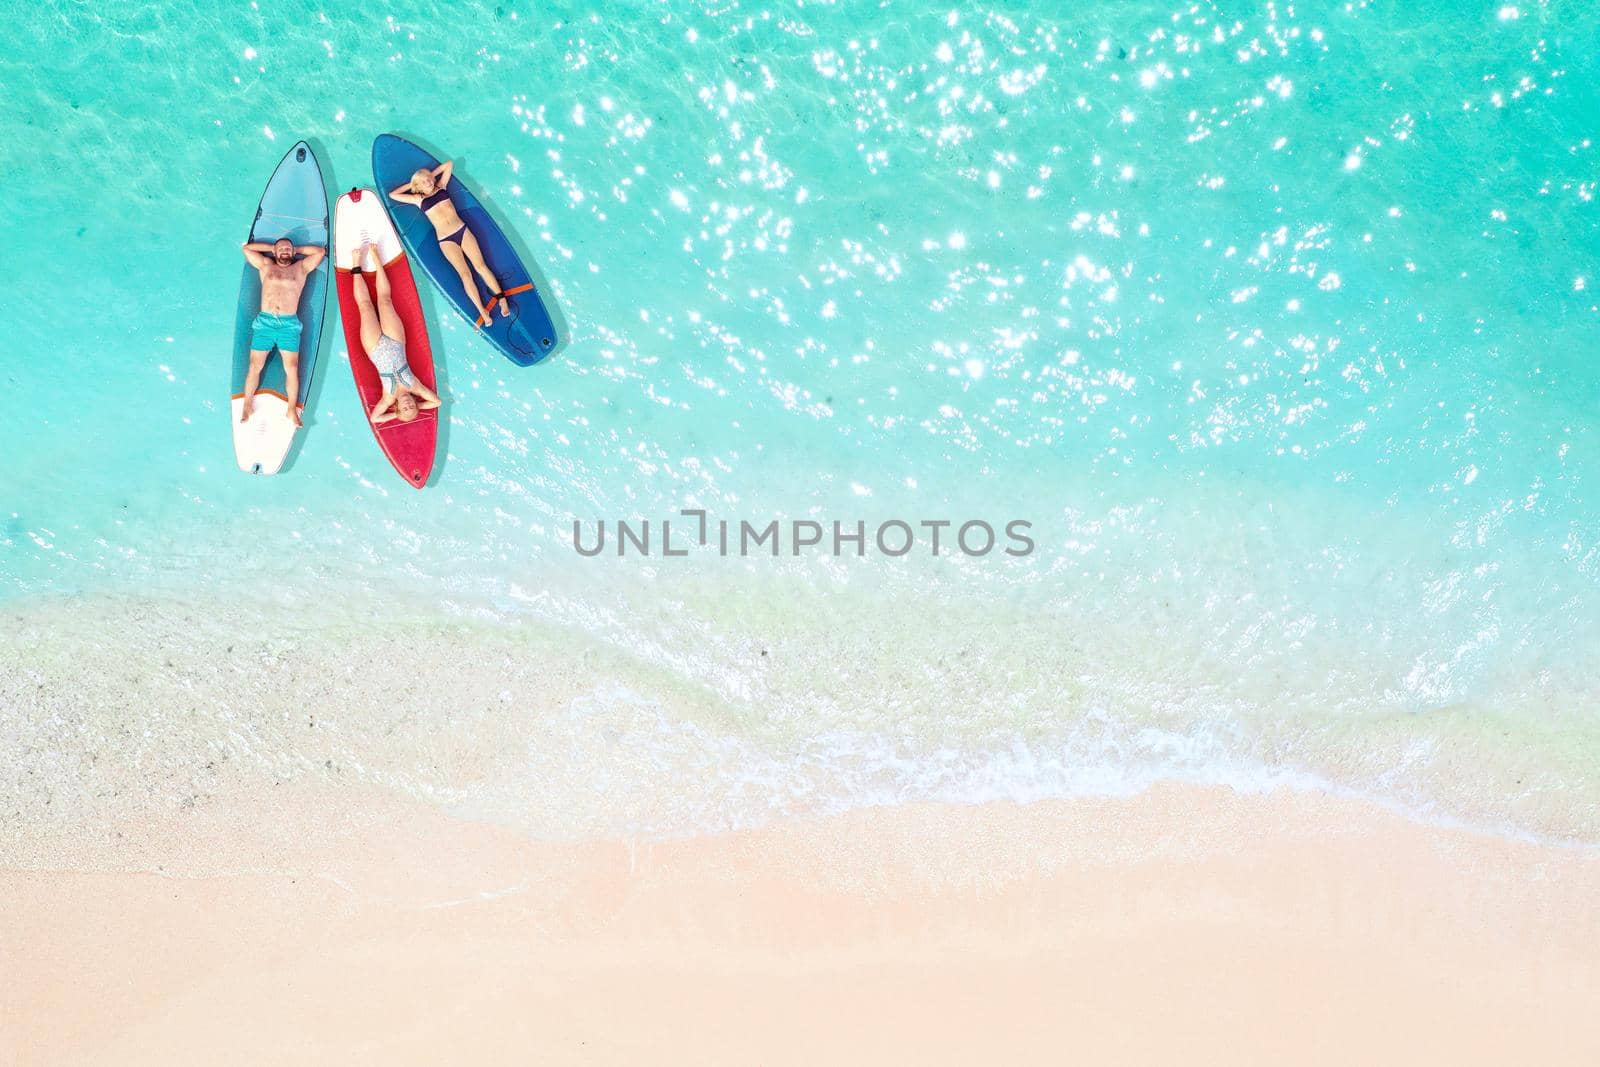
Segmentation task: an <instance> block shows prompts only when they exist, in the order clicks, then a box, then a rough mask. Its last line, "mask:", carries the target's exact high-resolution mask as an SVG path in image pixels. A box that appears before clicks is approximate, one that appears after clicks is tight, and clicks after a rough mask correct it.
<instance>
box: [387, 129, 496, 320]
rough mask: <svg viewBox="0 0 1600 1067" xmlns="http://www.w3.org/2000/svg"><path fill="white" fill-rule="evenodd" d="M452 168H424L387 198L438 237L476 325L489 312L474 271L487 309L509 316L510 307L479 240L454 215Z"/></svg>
mask: <svg viewBox="0 0 1600 1067" xmlns="http://www.w3.org/2000/svg"><path fill="white" fill-rule="evenodd" d="M454 166H455V164H453V163H452V162H451V161H450V160H448V159H447V160H445V161H444V162H443V163H441V164H439V165H438V166H437V167H435V168H433V169H432V170H428V169H427V168H426V167H424V168H422V169H421V170H419V171H417V172H416V173H415V174H413V175H412V176H411V180H410V181H409V182H406V184H404V185H402V186H400V187H399V188H396V189H392V190H390V192H389V198H390V199H391V200H396V201H399V202H400V203H402V204H410V205H411V206H412V207H417V208H421V209H422V213H423V214H424V215H426V216H427V217H428V221H429V222H431V223H433V231H434V233H436V234H437V235H438V237H439V250H440V251H441V252H443V253H444V258H445V259H448V260H449V261H450V265H451V266H452V267H454V268H455V269H456V273H457V274H459V275H461V286H462V288H463V289H465V290H466V291H467V298H468V299H469V300H471V301H472V306H473V307H475V308H477V309H478V319H479V321H480V322H488V321H489V308H486V307H484V304H483V298H482V297H481V296H479V295H478V283H477V282H476V281H475V280H474V279H473V277H472V272H473V271H477V272H478V276H479V277H481V278H482V279H483V283H484V284H485V285H487V286H488V287H489V297H490V300H489V307H493V306H495V305H496V304H498V305H500V314H502V315H509V314H511V306H510V304H509V303H508V301H507V298H506V296H505V294H504V293H502V292H501V291H500V281H499V279H497V278H496V277H495V276H494V274H493V272H491V271H490V270H489V265H488V264H487V263H485V262H484V261H483V250H482V249H480V248H479V247H478V238H477V237H476V236H474V235H473V233H472V231H471V230H470V229H468V228H467V224H466V223H465V222H463V221H462V220H461V216H460V215H459V214H458V213H457V212H456V205H455V201H453V200H451V199H450V175H451V172H452V168H453V167H454Z"/></svg>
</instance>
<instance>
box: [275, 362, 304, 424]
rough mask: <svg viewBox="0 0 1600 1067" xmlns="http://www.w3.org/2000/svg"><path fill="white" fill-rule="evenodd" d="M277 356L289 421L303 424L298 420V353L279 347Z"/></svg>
mask: <svg viewBox="0 0 1600 1067" xmlns="http://www.w3.org/2000/svg"><path fill="white" fill-rule="evenodd" d="M278 358H280V359H282V360H283V395H284V397H285V398H286V399H287V400H288V401H289V421H290V422H292V423H294V424H295V425H296V426H300V425H303V423H301V421H300V353H299V352H298V351H296V352H285V351H284V350H283V349H281V348H280V349H278Z"/></svg>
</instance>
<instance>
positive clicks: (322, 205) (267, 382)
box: [231, 141, 328, 474]
mask: <svg viewBox="0 0 1600 1067" xmlns="http://www.w3.org/2000/svg"><path fill="white" fill-rule="evenodd" d="M280 237H287V238H288V239H289V240H291V241H293V242H294V243H295V244H296V245H320V246H321V247H323V248H327V247H328V191H327V189H326V187H324V186H323V184H322V168H321V167H319V166H318V165H317V157H316V154H315V153H314V152H312V151H311V146H310V145H308V144H306V143H305V142H304V141H301V142H299V143H298V144H296V145H295V146H294V147H293V148H291V149H289V152H288V154H287V155H285V156H284V157H283V159H282V160H281V161H280V162H279V163H278V166H277V169H276V170H274V171H273V172H272V178H271V179H270V180H269V181H268V182H267V190H266V192H264V193H262V194H261V202H260V203H259V204H257V205H256V212H255V217H254V218H253V219H252V220H251V222H250V236H249V237H248V238H247V240H250V241H276V240H278V239H279V238H280ZM327 305H328V259H327V258H326V257H325V258H324V259H323V260H322V262H321V263H319V264H317V269H316V270H314V271H312V272H311V274H310V275H309V276H307V278H306V284H305V288H304V289H302V290H301V291H300V307H299V309H298V311H299V316H300V331H301V332H300V387H299V389H297V390H296V392H297V394H298V395H296V396H294V397H287V396H285V395H284V391H285V386H286V384H287V383H286V381H285V379H284V373H283V361H282V359H281V358H280V354H279V352H278V350H277V349H276V348H274V349H273V350H272V351H271V352H268V353H267V363H266V366H265V367H264V368H263V369H262V371H261V382H260V385H259V388H258V392H257V393H256V398H255V410H254V412H253V414H252V415H251V416H250V420H249V421H248V422H240V421H239V417H240V413H241V411H242V409H243V406H244V383H245V375H246V373H247V372H248V371H249V369H250V334H251V329H250V323H251V321H252V320H253V319H254V318H255V317H256V312H258V311H260V310H261V275H260V273H259V272H257V270H256V268H254V267H252V266H251V265H250V264H249V263H246V264H245V265H244V276H243V278H242V279H241V281H240V282H239V307H238V311H237V312H236V318H235V321H234V328H233V388H232V394H233V402H232V404H231V411H232V416H233V452H234V458H235V459H237V460H238V462H239V469H240V470H244V471H248V472H250V473H251V474H276V473H277V472H278V469H279V468H280V467H282V466H283V460H284V457H286V456H287V455H288V454H289V446H290V445H291V444H293V442H294V435H295V426H294V423H293V422H291V421H290V420H289V419H288V418H287V415H286V413H287V410H288V406H289V404H290V403H294V404H296V405H298V406H300V407H304V406H305V403H306V397H308V396H310V395H311V379H312V375H313V374H314V373H315V372H316V369H317V346H318V345H319V344H320V343H321V341H322V318H323V313H324V312H325V311H326V310H327Z"/></svg>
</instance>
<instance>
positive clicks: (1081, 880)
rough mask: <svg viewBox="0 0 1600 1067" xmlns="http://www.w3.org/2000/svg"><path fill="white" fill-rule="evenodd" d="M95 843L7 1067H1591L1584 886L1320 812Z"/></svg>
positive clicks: (411, 824) (858, 820)
mask: <svg viewBox="0 0 1600 1067" xmlns="http://www.w3.org/2000/svg"><path fill="white" fill-rule="evenodd" d="M109 837H110V839H111V840H112V841H113V842H118V841H120V843H114V844H110V845H108V846H107V847H106V850H105V851H103V852H101V853H100V854H98V855H96V856H93V857H85V860H86V863H88V864H91V865H93V866H95V867H98V868H100V869H98V870H92V871H83V870H79V871H65V870H50V869H35V870H9V871H5V872H0V894H3V899H4V901H5V906H4V908H3V911H0V1008H3V1011H0V1016H3V1018H4V1020H5V1023H4V1026H3V1027H0V1062H3V1063H6V1064H18V1065H32V1064H65V1063H118V1064H144V1063H150V1064H155V1063H162V1064H166V1063H173V1062H196V1063H198V1062H229V1063H262V1064H266V1063H286V1062H300V1063H310V1062H322V1063H332V1062H339V1063H373V1064H377V1063H384V1064H394V1063H440V1062H457V1063H511V1062H547V1063H548V1062H553V1063H638V1062H690V1063H814V1062H924V1063H971V1062H984V1061H987V1062H1062V1061H1063V1060H1070V1061H1078V1062H1098V1063H1156V1062H1160V1063H1233V1064H1236V1063H1283V1062H1295V1063H1349V1062H1404V1063H1451V1064H1462V1063H1506V1062H1538V1063H1547V1064H1551V1063H1573V1064H1578V1063H1593V1062H1596V1060H1597V1059H1600V1017H1597V1016H1596V1015H1595V1013H1594V1011H1593V1005H1594V1004H1595V1003H1596V998H1597V997H1600V913H1597V912H1596V910H1595V909H1594V907H1593V902H1594V901H1595V900H1596V899H1600V855H1597V854H1596V853H1595V852H1594V851H1592V850H1582V849H1572V848H1565V847H1560V846H1552V845H1540V844H1532V843H1524V842H1519V841H1513V840H1510V839H1507V838H1504V837H1499V836H1494V835H1487V834H1481V833H1476V832H1469V831H1463V830H1456V829H1445V828H1439V827H1435V826H1430V825H1424V824H1421V823H1417V822H1414V821H1411V820H1409V819H1407V818H1404V817H1402V816H1399V815H1396V814H1393V813H1390V812H1388V811H1385V810H1383V809H1380V808H1377V807H1374V806H1371V805H1369V804H1366V803H1364V802H1360V801H1354V800H1347V799H1339V798H1334V797H1330V796H1327V795H1317V794H1307V793H1288V792H1279V793H1273V794H1266V795H1239V794H1235V793H1233V792H1230V791H1228V790H1223V789H1200V788H1195V787H1183V786H1169V787H1163V788H1159V789H1157V790H1154V791H1152V792H1149V793H1146V794H1142V795H1139V796H1136V797H1132V798H1126V799H1105V800H1079V801H1070V802H1067V801H1064V802H1051V803H1042V804H1034V805H1029V806H1014V805H1006V804H991V805H986V806H975V807H954V806H916V807H905V808H887V809H874V810H865V811H859V812H854V813H849V814H844V815H839V816H835V817H830V818H819V819H810V820H803V821H795V822H789V823H784V824H780V825H775V826H772V827H768V828H763V829H760V830H754V831H746V832H739V833H731V834H723V835H715V836H707V837H698V838H688V839H680V840H667V841H653V842H649V841H638V840H633V841H630V840H606V841H592V842H566V843H550V842H539V841H530V840H527V839H524V838H521V837H519V836H516V835H513V834H511V833H509V832H507V831H504V830H501V829H498V828H494V827H489V826H484V825H478V824H473V823H467V822H461V821H457V820H454V819H451V818H448V817H446V816H443V815H440V814H438V813H436V812H434V811H433V810H431V809H428V808H425V807H422V806H414V805H410V804H405V803H397V802H394V801H391V800H387V799H385V798H381V797H379V796H376V795H366V796H361V797H355V798H353V797H352V796H350V795H328V796H296V797H292V798H286V797H281V796H276V797H272V798H271V800H270V803H268V802H266V801H262V800H259V799H258V800H257V801H254V802H249V803H239V804H233V805H219V806H217V807H214V808H213V809H210V810H208V811H205V812H198V813H191V814H189V815H186V816H183V817H175V818H173V819H171V820H169V821H168V822H167V823H165V824H163V823H160V822H159V821H158V822H146V823H144V824H142V829H141V830H140V831H139V832H137V833H134V832H131V829H130V832H129V833H128V834H127V835H125V836H124V837H123V838H121V839H118V838H117V837H116V835H115V833H113V834H111V835H109ZM119 856H120V858H119ZM118 863H122V864H126V865H130V866H128V867H125V868H124V869H121V870H117V869H113V868H114V867H115V866H116V865H117V864H118ZM134 864H136V865H137V866H136V868H134V867H133V866H132V865H134Z"/></svg>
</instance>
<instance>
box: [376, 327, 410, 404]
mask: <svg viewBox="0 0 1600 1067" xmlns="http://www.w3.org/2000/svg"><path fill="white" fill-rule="evenodd" d="M372 365H373V367H375V368H376V369H377V371H378V378H379V379H380V380H381V381H382V382H383V391H384V392H385V393H392V392H394V390H395V383H396V382H399V383H400V384H401V385H403V386H405V387H406V388H408V389H409V388H412V387H414V386H415V385H416V384H417V376H416V375H415V374H412V373H411V365H410V364H409V363H407V362H406V346H405V345H403V344H401V343H400V342H399V341H396V340H395V339H394V338H393V337H390V336H389V335H388V334H382V335H381V336H379V338H378V343H377V344H376V345H373V346H372Z"/></svg>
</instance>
